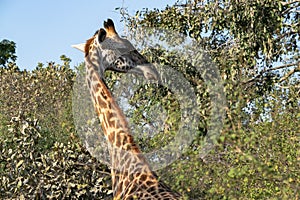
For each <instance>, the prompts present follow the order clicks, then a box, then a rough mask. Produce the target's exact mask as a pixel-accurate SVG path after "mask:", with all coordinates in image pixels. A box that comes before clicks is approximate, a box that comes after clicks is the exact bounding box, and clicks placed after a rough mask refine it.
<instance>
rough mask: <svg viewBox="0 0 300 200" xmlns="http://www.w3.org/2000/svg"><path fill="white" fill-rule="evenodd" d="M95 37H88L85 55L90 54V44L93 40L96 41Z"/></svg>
mask: <svg viewBox="0 0 300 200" xmlns="http://www.w3.org/2000/svg"><path fill="white" fill-rule="evenodd" d="M94 38H95V37H91V38H90V39H88V40H87V41H86V43H85V46H84V53H85V57H86V56H88V55H89V51H90V46H91V44H92V42H93V41H94Z"/></svg>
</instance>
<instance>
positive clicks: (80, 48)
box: [72, 43, 85, 53]
mask: <svg viewBox="0 0 300 200" xmlns="http://www.w3.org/2000/svg"><path fill="white" fill-rule="evenodd" d="M72 47H73V48H75V49H78V50H79V51H82V52H83V53H84V48H85V43H81V44H74V45H72Z"/></svg>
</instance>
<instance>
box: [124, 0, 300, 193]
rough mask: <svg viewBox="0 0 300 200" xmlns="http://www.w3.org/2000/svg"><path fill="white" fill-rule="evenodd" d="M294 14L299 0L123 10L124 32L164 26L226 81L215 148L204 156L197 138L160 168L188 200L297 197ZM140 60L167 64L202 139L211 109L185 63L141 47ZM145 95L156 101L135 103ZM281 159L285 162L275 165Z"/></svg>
mask: <svg viewBox="0 0 300 200" xmlns="http://www.w3.org/2000/svg"><path fill="white" fill-rule="evenodd" d="M298 9H299V2H298V1H271V0H258V1H227V0H224V1H201V0H200V1H198V0H195V1H186V2H183V1H177V3H176V4H175V5H173V6H167V7H166V8H165V9H163V10H158V9H154V10H148V9H144V10H141V11H137V12H136V15H135V16H130V15H129V14H128V13H126V10H124V9H121V14H123V20H124V21H125V23H126V24H127V26H128V27H129V29H128V32H131V31H134V30H135V29H136V28H137V27H139V28H141V27H145V28H149V27H153V28H160V29H161V28H163V29H166V30H171V31H173V32H177V33H180V34H183V35H185V36H188V37H191V38H193V39H195V40H196V41H197V42H198V43H199V44H200V45H201V46H202V48H203V49H205V50H206V51H207V52H208V53H209V55H210V56H211V57H212V59H213V61H214V62H215V63H216V64H217V65H218V67H219V70H220V73H221V77H222V79H223V81H224V89H225V90H224V92H225V94H226V97H227V105H228V107H227V108H225V109H226V114H227V117H226V123H225V126H224V127H223V132H222V135H221V137H220V138H219V143H220V144H219V146H218V147H217V148H215V149H214V151H212V152H211V153H210V154H209V155H207V156H206V157H205V158H203V157H201V156H200V151H201V137H199V138H197V139H195V140H194V142H193V144H192V145H191V146H190V150H189V151H187V152H186V153H185V154H184V155H183V156H182V158H181V159H180V160H178V161H177V162H176V163H174V164H173V165H172V166H169V167H168V168H167V169H164V170H163V176H164V178H165V179H166V180H168V181H169V182H170V183H174V180H176V181H175V182H176V184H175V185H174V184H173V187H174V188H176V189H178V190H181V191H182V193H184V194H186V195H187V197H188V198H191V199H198V198H205V199H221V198H222V199H240V198H242V199H266V198H279V199H281V198H284V199H290V198H294V197H296V198H297V196H298V194H297V191H298V190H299V188H298V186H294V185H299V178H294V177H298V176H299V173H298V170H297V168H298V167H299V165H298V164H297V163H298V162H299V150H298V149H299V131H298V130H299V128H300V126H299V105H300V102H299V99H300V98H299V87H300V82H299V80H300V79H299V71H300V68H299V67H300V63H299V60H300V59H299V55H300V54H299V48H298V47H299V33H300V29H299V12H298ZM173 39H175V38H173ZM144 55H146V56H147V58H148V59H149V60H150V61H151V62H156V63H159V64H160V65H163V66H164V65H167V66H171V67H172V68H174V69H175V70H177V71H179V72H180V73H181V74H182V75H183V76H184V77H185V78H186V79H187V80H188V81H189V82H190V84H191V85H193V86H194V89H195V91H196V95H197V97H198V99H199V102H200V104H199V105H198V106H199V107H198V108H197V109H198V110H199V113H201V117H200V119H201V120H202V125H199V132H202V135H203V134H204V135H205V131H206V130H207V124H208V123H209V118H208V117H209V114H210V108H211V107H210V96H209V92H208V91H207V88H206V87H205V84H206V83H205V82H203V80H202V79H201V77H199V75H198V74H197V73H195V71H196V70H193V69H192V70H190V69H191V68H190V65H189V62H188V60H186V59H185V58H182V57H180V59H179V58H176V55H174V54H173V52H172V51H166V50H164V49H155V48H151V49H144ZM187 59H188V58H187ZM198 88H201V90H198ZM297 88H298V89H297ZM144 96H151V97H150V99H151V100H153V98H152V97H153V96H155V95H153V94H151V95H149V94H147V93H142V94H139V95H138V96H136V97H135V98H136V99H143V98H144ZM167 96H168V95H167ZM163 98H166V96H164V97H163ZM163 98H162V97H161V98H160V100H162V99H163ZM154 99H157V97H154ZM145 105H147V104H145ZM139 107H142V106H139ZM173 108H174V107H173ZM137 109H138V108H137ZM144 110H145V107H142V109H141V110H139V111H138V113H143V112H144ZM148 121H149V120H148ZM164 134H165V133H164ZM199 136H201V134H199ZM286 138H293V139H291V140H286ZM158 141H160V140H158ZM147 142H148V141H147ZM155 147H157V146H154V148H155ZM287 157H289V158H290V159H291V160H290V161H289V164H285V165H284V166H283V165H281V164H280V163H287V161H286V159H285V158H287ZM202 159H203V160H202ZM166 171H169V172H170V173H169V174H166ZM174 171H176V172H177V174H176V175H175V176H174ZM275 183H276V184H275ZM257 190H258V191H257Z"/></svg>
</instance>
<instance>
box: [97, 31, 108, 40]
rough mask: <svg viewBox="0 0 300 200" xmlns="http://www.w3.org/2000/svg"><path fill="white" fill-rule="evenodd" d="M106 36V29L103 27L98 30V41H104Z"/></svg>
mask: <svg viewBox="0 0 300 200" xmlns="http://www.w3.org/2000/svg"><path fill="white" fill-rule="evenodd" d="M105 37H106V31H105V30H104V29H103V28H101V29H100V30H99V32H98V41H99V42H103V41H104V40H105Z"/></svg>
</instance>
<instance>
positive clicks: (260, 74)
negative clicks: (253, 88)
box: [242, 62, 299, 84]
mask: <svg viewBox="0 0 300 200" xmlns="http://www.w3.org/2000/svg"><path fill="white" fill-rule="evenodd" d="M297 64H298V65H299V62H297V63H289V64H285V65H280V66H277V67H273V68H268V69H265V70H262V71H260V73H259V74H258V75H256V76H255V77H253V78H252V79H250V80H247V81H244V82H242V84H248V83H250V82H252V81H255V80H257V79H258V78H260V77H261V76H262V75H263V74H264V73H266V72H270V71H275V70H278V69H284V68H288V67H292V66H295V65H297ZM298 68H299V66H298V67H297V68H295V69H298ZM295 72H296V71H295Z"/></svg>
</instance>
